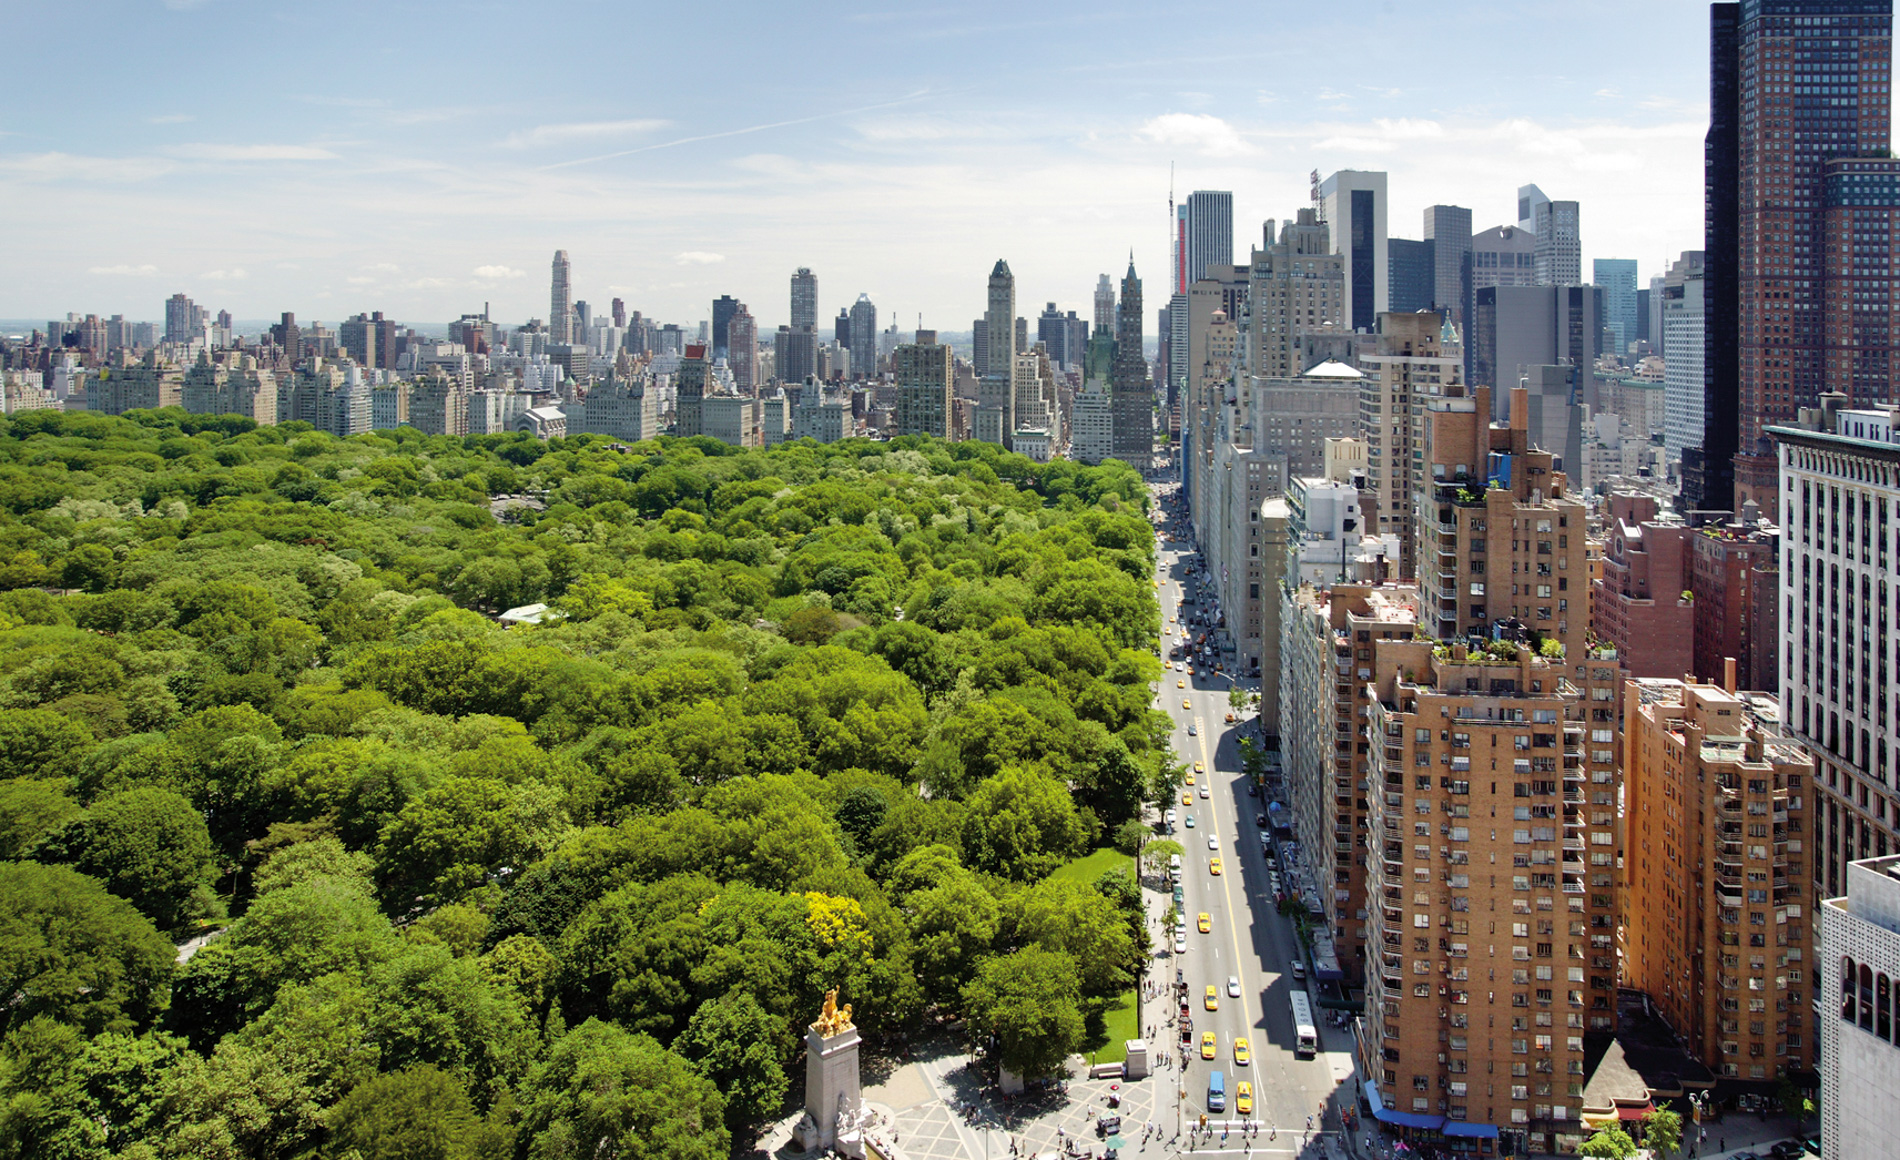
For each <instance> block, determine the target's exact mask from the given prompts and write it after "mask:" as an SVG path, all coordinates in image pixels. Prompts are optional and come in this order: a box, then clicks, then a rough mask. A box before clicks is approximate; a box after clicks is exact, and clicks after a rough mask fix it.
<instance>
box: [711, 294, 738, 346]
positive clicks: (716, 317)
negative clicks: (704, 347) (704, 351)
mask: <svg viewBox="0 0 1900 1160" xmlns="http://www.w3.org/2000/svg"><path fill="white" fill-rule="evenodd" d="M740 309H741V307H740V305H739V300H738V299H737V298H734V297H733V296H732V295H730V294H721V295H720V296H719V297H717V298H715V299H713V311H712V345H713V357H714V358H716V359H720V358H730V357H731V344H730V343H729V342H728V341H727V337H728V336H727V332H726V328H727V327H728V326H730V325H731V323H732V316H733V315H734V314H736V313H738V312H739V310H740Z"/></svg>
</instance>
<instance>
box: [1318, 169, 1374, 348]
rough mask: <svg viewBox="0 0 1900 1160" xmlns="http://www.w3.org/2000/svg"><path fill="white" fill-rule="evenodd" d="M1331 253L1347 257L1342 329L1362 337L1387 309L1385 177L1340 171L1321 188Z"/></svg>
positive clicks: (1347, 170) (1323, 183) (1362, 172)
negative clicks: (1344, 326)
mask: <svg viewBox="0 0 1900 1160" xmlns="http://www.w3.org/2000/svg"><path fill="white" fill-rule="evenodd" d="M1319 195H1320V202H1321V204H1322V205H1323V206H1324V207H1325V210H1326V224H1327V226H1328V227H1330V228H1331V230H1332V240H1333V252H1334V253H1336V254H1344V255H1345V257H1346V326H1347V328H1348V329H1351V330H1363V331H1366V332H1367V333H1370V332H1371V331H1372V328H1373V327H1374V326H1375V325H1377V324H1378V317H1379V315H1381V314H1384V313H1385V312H1386V311H1387V310H1388V309H1390V308H1391V307H1390V301H1391V298H1390V293H1389V290H1388V287H1387V285H1386V277H1387V271H1386V263H1387V262H1388V261H1389V260H1390V259H1389V256H1388V255H1387V253H1386V243H1385V238H1386V232H1385V174H1384V173H1380V172H1367V171H1361V170H1357V169H1342V170H1340V171H1339V172H1338V173H1335V174H1333V175H1332V176H1331V177H1328V178H1327V179H1326V180H1325V181H1323V182H1321V183H1320V187H1319Z"/></svg>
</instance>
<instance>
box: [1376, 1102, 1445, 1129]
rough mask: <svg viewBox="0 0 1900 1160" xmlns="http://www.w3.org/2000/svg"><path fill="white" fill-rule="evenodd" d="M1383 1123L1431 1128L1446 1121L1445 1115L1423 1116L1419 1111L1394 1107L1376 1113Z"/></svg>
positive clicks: (1402, 1126)
mask: <svg viewBox="0 0 1900 1160" xmlns="http://www.w3.org/2000/svg"><path fill="white" fill-rule="evenodd" d="M1376 1118H1377V1119H1378V1121H1379V1122H1380V1123H1381V1124H1397V1125H1398V1126H1399V1127H1401V1128H1424V1129H1426V1130H1428V1131H1429V1130H1431V1129H1435V1128H1437V1127H1438V1126H1439V1125H1440V1124H1442V1123H1444V1122H1445V1117H1443V1116H1422V1115H1419V1114H1418V1113H1417V1112H1400V1111H1395V1110H1393V1109H1392V1108H1386V1109H1385V1110H1383V1111H1381V1112H1378V1113H1376Z"/></svg>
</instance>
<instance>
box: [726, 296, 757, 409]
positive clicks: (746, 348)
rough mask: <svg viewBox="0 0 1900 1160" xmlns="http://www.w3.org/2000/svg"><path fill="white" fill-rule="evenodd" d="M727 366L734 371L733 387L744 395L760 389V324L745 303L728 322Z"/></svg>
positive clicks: (739, 306) (737, 307)
mask: <svg viewBox="0 0 1900 1160" xmlns="http://www.w3.org/2000/svg"><path fill="white" fill-rule="evenodd" d="M726 343H727V348H726V365H727V366H728V367H730V368H731V369H732V385H733V386H735V387H737V388H738V389H739V390H740V392H741V393H743V394H752V393H753V392H755V391H757V390H758V387H759V323H758V320H757V319H755V318H753V317H752V312H751V311H750V310H747V309H746V308H745V303H743V302H741V303H738V304H737V306H736V307H735V308H734V309H733V312H732V317H731V318H728V319H727V320H726Z"/></svg>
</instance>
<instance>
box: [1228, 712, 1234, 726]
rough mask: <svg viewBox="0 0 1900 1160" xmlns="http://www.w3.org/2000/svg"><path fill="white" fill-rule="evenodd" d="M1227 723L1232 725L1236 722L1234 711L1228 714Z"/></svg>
mask: <svg viewBox="0 0 1900 1160" xmlns="http://www.w3.org/2000/svg"><path fill="white" fill-rule="evenodd" d="M1227 723H1228V724H1229V725H1232V724H1233V723H1234V715H1233V714H1232V713H1229V714H1227Z"/></svg>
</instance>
